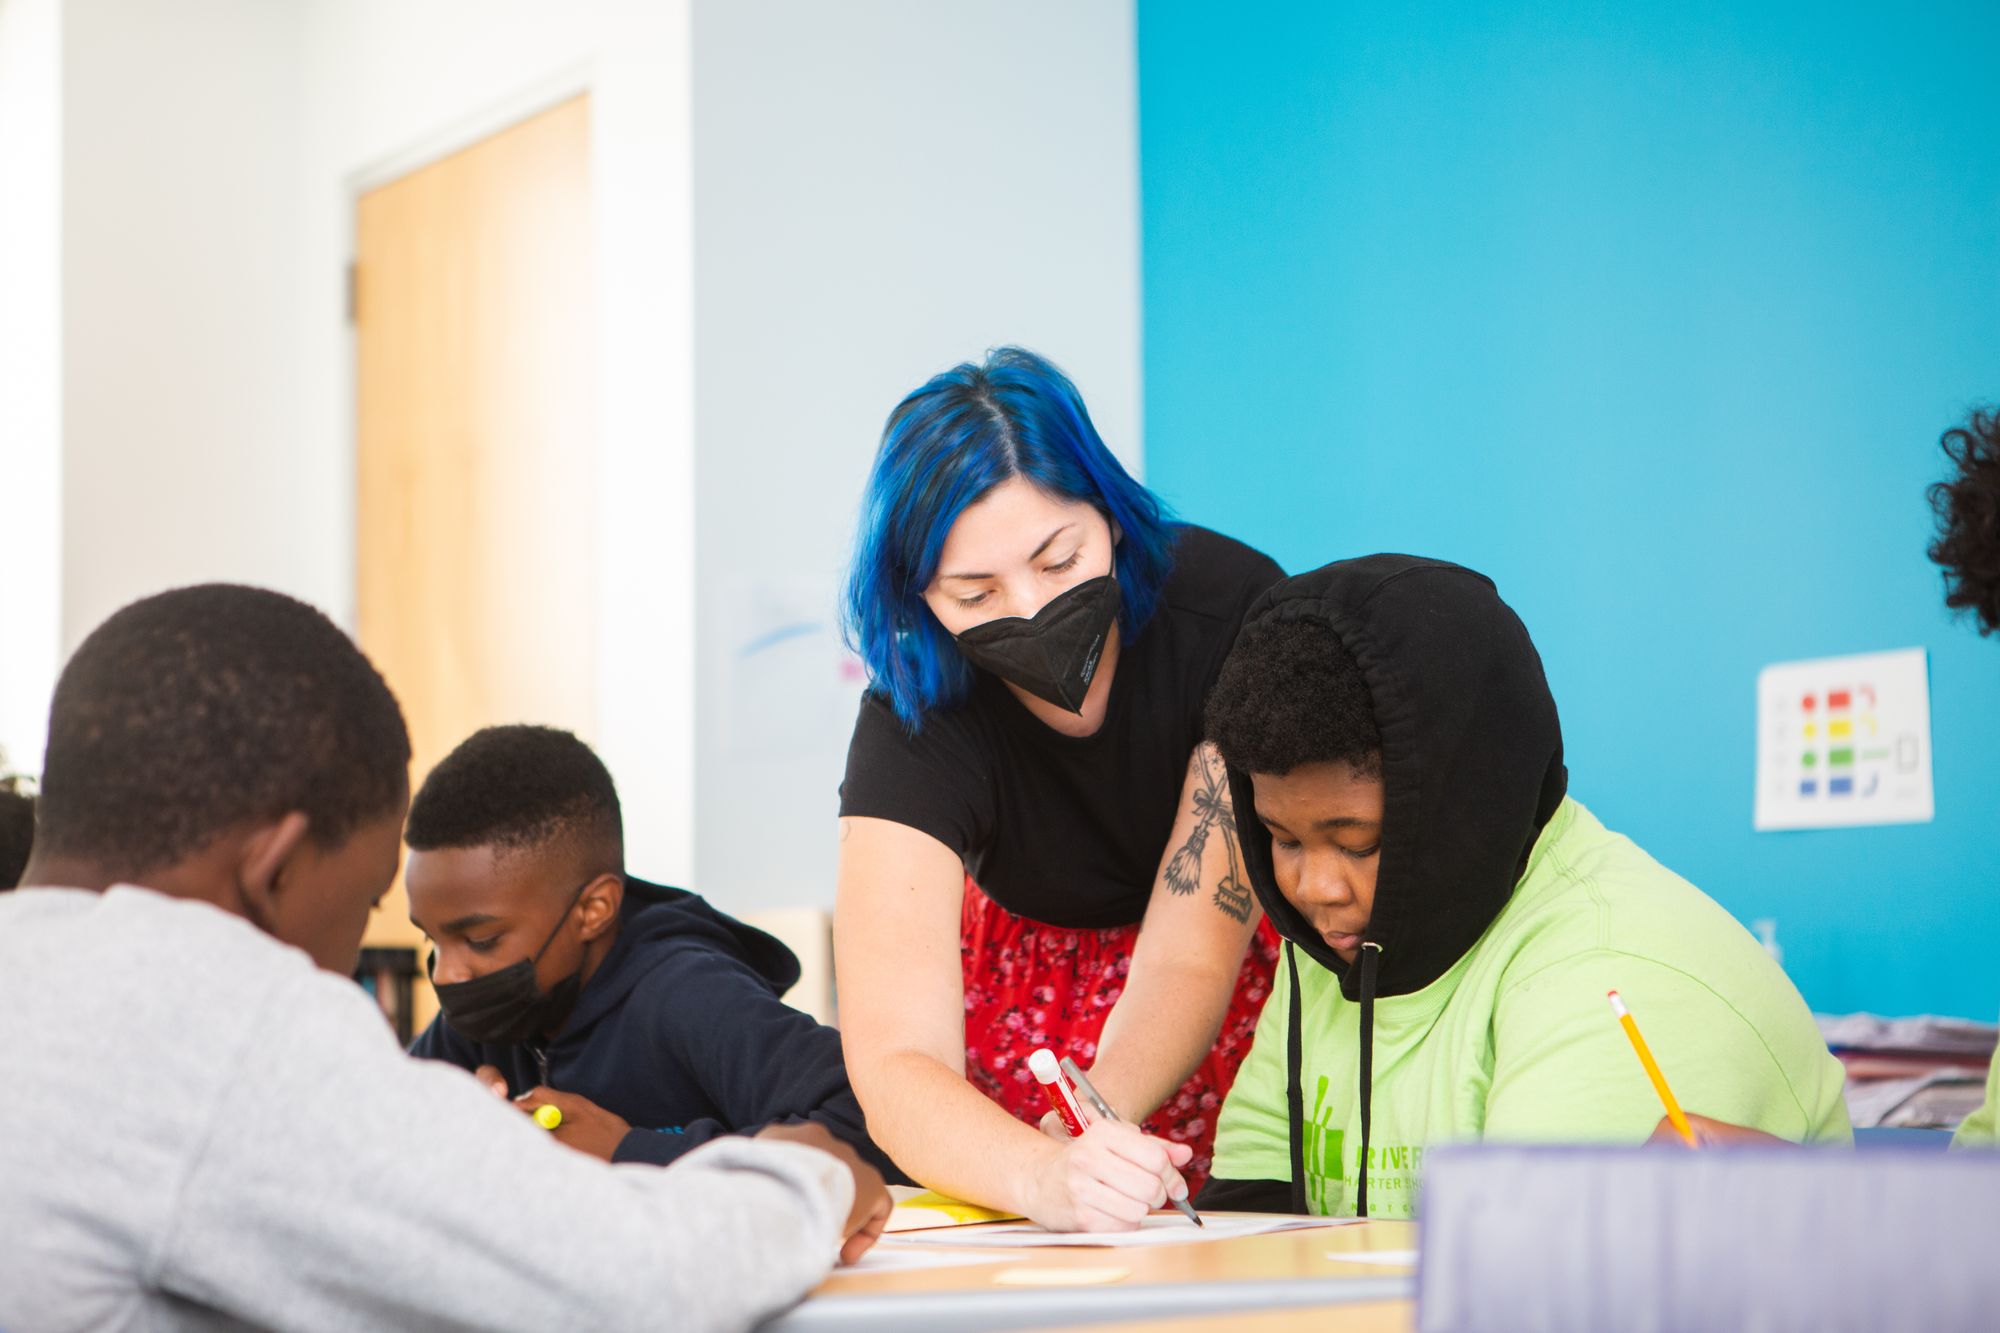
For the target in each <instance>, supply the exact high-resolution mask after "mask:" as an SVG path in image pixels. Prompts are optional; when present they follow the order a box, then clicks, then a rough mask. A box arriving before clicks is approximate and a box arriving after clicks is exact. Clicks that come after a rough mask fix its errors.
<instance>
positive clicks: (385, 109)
mask: <svg viewBox="0 0 2000 1333" xmlns="http://www.w3.org/2000/svg"><path fill="white" fill-rule="evenodd" d="M304 11H305V22H304V39H303V53H304V54H303V65H302V70H301V75H300V89H301V96H302V99H303V106H304V115H303V133H302V136H301V143H300V149H299V155H298V161H297V165H296V171H295V175H294V179H295V180H296V182H297V190H298V198H299V199H300V200H301V217H302V225H303V236H304V244H303V252H302V255H301V263H300V269H299V275H300V277H299V281H300V282H301V283H302V286H301V287H300V289H299V291H298V293H297V296H296V300H297V312H298V319H299V326H298V327H299V336H300V345H299V355H300V364H301V367H302V380H301V384H300V413H299V427H298V430H299V440H300V447H301V448H302V451H303V455H304V459H305V464H304V465H305V466H306V467H308V468H310V469H311V470H312V472H313V475H314V478H315V490H316V491H317V492H318V493H320V494H321V495H323V496H325V497H326V498H325V500H324V502H323V503H322V505H321V510H320V517H321V518H322V519H323V520H324V522H325V524H326V527H325V529H324V530H323V531H322V530H315V532H314V534H313V542H314V545H315V549H316V550H317V551H319V552H320V553H321V559H322V560H323V562H324V563H325V565H326V567H327V570H328V572H329V574H331V575H335V576H337V579H338V584H337V586H338V589H339V592H338V597H337V600H336V601H335V603H334V604H335V606H337V607H338V608H339V610H340V612H341V614H343V615H344V616H347V617H349V618H350V619H351V616H352V603H353V591H352V573H351V571H352V567H353V540H352V534H353V479H352V439H353V414H352V403H351V398H352V372H351V352H350V344H349V335H348V330H347V326H346V323H345V319H344V313H343V309H344V307H343V301H344V296H343V288H342V274H343V272H344V268H345V264H346V260H347V256H348V240H349V233H350V229H351V221H350V220H351V216H352V199H353V191H354V187H355V185H356V184H357V183H359V182H370V183H379V181H380V180H381V179H383V178H384V173H385V172H387V173H389V174H391V175H393V174H394V172H395V171H396V170H397V169H398V168H408V167H413V166H416V165H419V164H420V162H421V160H422V156H423V152H424V150H426V149H427V148H429V149H436V148H440V147H447V146H452V145H454V144H456V143H459V142H463V141H464V137H465V135H466V133H467V132H468V131H469V132H471V133H473V134H475V135H476V134H478V133H482V132H488V131H491V130H493V129H496V128H498V127H499V126H498V124H496V123H495V121H494V117H495V115H496V114H499V115H501V116H502V117H503V118H504V116H505V115H507V114H509V113H520V114H526V113H527V112H529V111H532V110H535V109H539V107H538V104H540V105H546V104H547V103H549V102H552V101H554V100H559V99H560V98H561V97H562V96H564V95H566V94H569V93H574V92H575V91H577V90H579V89H580V88H584V87H587V88H588V89H589V91H590V93H591V98H592V163H591V167H592V189H593V192H594V207H595V210H596V218H597V223H596V225H597V237H596V241H597V265H598V273H599V288H598V339H597V342H598V355H599V360H600V373H601V385H600V393H601V395H602V396H601V399H600V402H599V410H598V420H599V430H600V440H599V467H600V471H601V476H602V494H601V501H600V531H599V532H598V533H597V534H594V536H595V539H596V540H597V541H598V543H599V551H600V557H601V566H602V571H603V580H604V581H603V583H602V585H601V587H600V589H599V593H598V604H599V606H600V608H601V628H600V633H599V641H598V643H597V644H595V645H578V649H577V650H578V651H594V652H595V653H596V656H597V661H598V672H599V678H598V725H597V732H596V735H595V736H593V737H592V738H591V739H592V740H593V741H594V742H595V743H596V744H597V746H598V749H599V751H600V753H602V754H603V756H604V759H605V761H606V762H607V763H608V764H609V765H610V767H611V769H612V772H613V773H614V774H615V775H616V777H617V779H618V783H619V789H620V794H621V796H622V798H623V800H624V804H625V810H626V827H627V843H628V850H629V852H630V855H631V859H632V862H633V865H634V868H635V869H636V870H638V871H639V872H641V873H647V874H652V875H657V876H660V877H663V878H666V879H669V880H676V881H681V882H686V881H687V880H688V878H689V877H690V875H691V872H692V866H693V840H694V830H693V792H694V762H693V761H694V740H693V736H694V727H693V716H694V656H693V638H694V635H693V624H694V537H693V528H694V523H693V517H694V490H693V475H694V432H693V415H692V414H693V408H692V404H691V399H692V387H691V383H690V369H689V368H690V365H691V363H692V361H693V347H692V337H693V329H692V294H691V284H692V276H691V261H690V256H689V251H690V247H691V244H692V241H691V233H692V221H691V217H690V212H689V200H688V196H689V190H690V179H689V178H690V172H691V167H690V158H691V147H690V142H689V127H688V92H687V89H688V64H689V52H688V14H687V9H686V3H685V0H594V2H592V3H583V2H581V0H577V2H573V3H565V4H561V5H557V4H549V3H539V2H533V0H424V2H423V3H412V0H304ZM592 537H593V534H549V536H548V539H549V540H570V539H578V540H590V539H592Z"/></svg>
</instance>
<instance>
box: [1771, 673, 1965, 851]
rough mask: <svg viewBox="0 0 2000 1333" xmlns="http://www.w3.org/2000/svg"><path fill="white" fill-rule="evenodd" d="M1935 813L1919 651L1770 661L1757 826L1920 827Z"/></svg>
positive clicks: (1926, 684)
mask: <svg viewBox="0 0 2000 1333" xmlns="http://www.w3.org/2000/svg"><path fill="white" fill-rule="evenodd" d="M1933 814H1934V799H1933V795H1932V790H1931V690H1930V667H1929V660H1928V658H1927V657H1926V656H1925V653H1924V650H1923V649H1921V648H1904V649H1901V650H1899V651H1897V652H1892V653H1861V654H1857V655H1855V656H1852V657H1821V658H1817V659H1814V660H1812V661H1805V662H1776V663H1773V664H1772V665H1770V666H1767V667H1765V668H1764V669H1763V670H1762V671H1760V672H1758V673H1757V791H1756V799H1755V802H1754V810H1753V813H1752V822H1753V823H1754V825H1755V827H1757V828H1759V829H1803V828H1838V827H1844V826H1852V825H1860V824H1926V823H1929V822H1930V820H1931V819H1932V817H1933Z"/></svg>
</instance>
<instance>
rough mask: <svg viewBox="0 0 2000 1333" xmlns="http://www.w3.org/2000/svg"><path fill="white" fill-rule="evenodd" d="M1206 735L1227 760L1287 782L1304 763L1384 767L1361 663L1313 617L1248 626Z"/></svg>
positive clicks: (1226, 670)
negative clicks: (1290, 774)
mask: <svg viewBox="0 0 2000 1333" xmlns="http://www.w3.org/2000/svg"><path fill="white" fill-rule="evenodd" d="M1205 721H1206V725H1205V727H1204V730H1205V731H1206V733H1207V735H1208V739H1209V740H1211V741H1213V742H1214V743H1215V747H1216V748H1217V749H1218V750H1220V751H1221V752H1222V759H1223V762H1224V763H1226V764H1228V765H1229V766H1230V767H1231V768H1235V769H1238V770H1241V771H1243V772H1248V773H1269V774H1271V775H1273V776H1276V777H1283V776H1284V775H1285V774H1287V773H1289V772H1291V771H1292V770H1293V769H1295V768H1297V767H1299V766H1300V765H1301V764H1321V763H1346V764H1351V765H1353V766H1354V767H1355V768H1356V769H1357V770H1359V771H1360V772H1362V773H1365V774H1370V775H1373V774H1376V773H1379V772H1380V771H1381V768H1382V732H1381V730H1380V729H1379V728H1378V727H1377V726H1376V725H1375V703H1374V699H1373V696H1371V695H1370V693H1369V691H1368V681H1367V680H1366V679H1365V678H1364V677H1363V676H1362V674H1361V666H1360V664H1359V663H1357V662H1356V661H1355V660H1354V655H1353V654H1352V653H1350V652H1348V651H1347V646H1346V645H1345V644H1343V643H1342V642H1341V641H1340V636H1338V635H1337V634H1335V633H1334V632H1333V630H1332V628H1331V627H1330V626H1328V625H1327V624H1325V623H1324V622H1323V621H1318V620H1311V619H1293V620H1258V621H1253V622H1252V623H1250V624H1249V625H1246V626H1244V628H1243V632H1242V633H1241V634H1240V635H1238V636H1237V639H1236V646H1235V647H1234V648H1232V649H1230V651H1229V657H1228V659H1227V660H1226V661H1225V662H1223V664H1222V673H1221V675H1219V676H1218V677H1217V678H1216V682H1215V688H1214V689H1213V690H1211V691H1210V692H1209V696H1208V709H1207V715H1206V719H1205Z"/></svg>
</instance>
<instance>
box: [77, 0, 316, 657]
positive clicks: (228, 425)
mask: <svg viewBox="0 0 2000 1333" xmlns="http://www.w3.org/2000/svg"><path fill="white" fill-rule="evenodd" d="M62 9H63V34H64V42H63V48H64V50H63V75H64V79H63V98H62V106H63V129H62V133H63V217H62V282H63V338H62V356H63V369H62V385H63V438H64V455H63V577H62V583H63V596H62V626H63V645H64V651H65V652H67V651H68V650H69V649H70V648H73V647H75V645H76V643H77V642H78V640H80V639H81V638H82V637H83V636H84V635H85V634H86V633H88V632H89V630H90V629H92V628H93V627H94V626H95V625H96V624H97V623H98V622H99V621H100V620H102V619H103V618H104V617H105V616H106V615H108V614H109V613H110V612H112V611H113V610H115V609H117V608H118V607H119V606H121V605H123V604H124V603H126V602H129V601H131V600H132V599H133V598H135V597H139V596H142V595H144V594H147V593H151V592H156V591H158V590H159V589H161V588H166V587H171V586H174V585H177V584H184V583H193V582H199V581H203V580H208V579H236V580H247V581H255V582H258V583H263V584H266V585H269V586H272V587H277V588H281V589H284V590H286V591H288V592H294V593H297V594H299V595H301V596H304V597H308V598H311V599H314V600H317V601H321V602H324V601H325V600H327V598H328V595H329V593H330V592H332V591H333V590H334V588H335V587H336V586H337V585H335V584H334V583H333V581H332V580H331V579H330V578H329V577H328V576H327V573H328V572H327V570H326V568H325V562H324V561H323V559H321V558H320V553H319V548H318V546H317V544H316V543H315V541H314V534H315V532H316V530H317V529H318V528H319V527H321V526H322V525H323V524H324V523H325V522H326V520H325V518H324V516H323V514H322V513H321V508H320V501H321V496H320V495H319V494H317V493H316V492H315V491H314V490H313V489H312V487H311V486H310V484H309V483H310V480H311V476H310V473H309V472H307V471H306V470H304V469H303V468H301V466H300V459H299V455H298V452H297V449H296V435H297V432H296V427H295V423H296V419H297V418H296V413H295V410H294V408H295V399H296V385H297V381H298V368H297V361H296V358H295V357H294V356H293V355H292V354H291V348H290V347H289V346H288V345H287V344H286V341H285V339H284V338H283V337H282V336H281V334H282V330H284V329H285V328H286V327H287V317H288V315H289V312H290V310H291V305H290V299H289V291H290V283H291V281H292V274H293V273H294V272H295V271H296V269H297V264H298V256H299V247H298V242H297V236H296V227H295V225H294V221H293V219H294V204H293V200H292V198H291V195H290V193H289V192H288V191H286V190H283V189H281V188H277V183H278V182H281V181H283V180H284V179H286V176H287V173H288V171H289V169H290V164H291V155H292V151H293V147H294V144H295V142H296V116H295V109H294V108H295V102H294V95H293V87H294V77H295V76H294V71H293V66H294V62H295V55H296V51H297V42H298V30H299V24H298V15H297V12H296V11H295V10H294V9H293V8H292V7H290V6H286V5H272V4H268V3H264V0H179V2H178V3H175V4H173V5H158V4H148V3H141V2H139V0H66V2H65V3H64V4H63V6H62Z"/></svg>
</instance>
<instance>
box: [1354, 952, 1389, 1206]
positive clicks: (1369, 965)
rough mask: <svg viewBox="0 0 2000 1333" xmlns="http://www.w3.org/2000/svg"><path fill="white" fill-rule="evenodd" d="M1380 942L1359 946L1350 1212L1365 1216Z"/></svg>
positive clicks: (1380, 954) (1372, 1101)
mask: <svg viewBox="0 0 2000 1333" xmlns="http://www.w3.org/2000/svg"><path fill="white" fill-rule="evenodd" d="M1381 960H1382V946H1381V945H1379V944H1375V943H1373V942H1367V943H1364V944H1362V946H1361V1159H1360V1168H1359V1169H1360V1178H1359V1180H1358V1182H1357V1183H1356V1185H1355V1187H1354V1215H1355V1216H1356V1217H1366V1216H1368V1128H1369V1127H1368V1113H1369V1111H1370V1110H1371V1109H1372V1108H1373V1104H1374V1101H1375V969H1376V968H1377V967H1378V966H1379V965H1380V964H1381Z"/></svg>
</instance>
